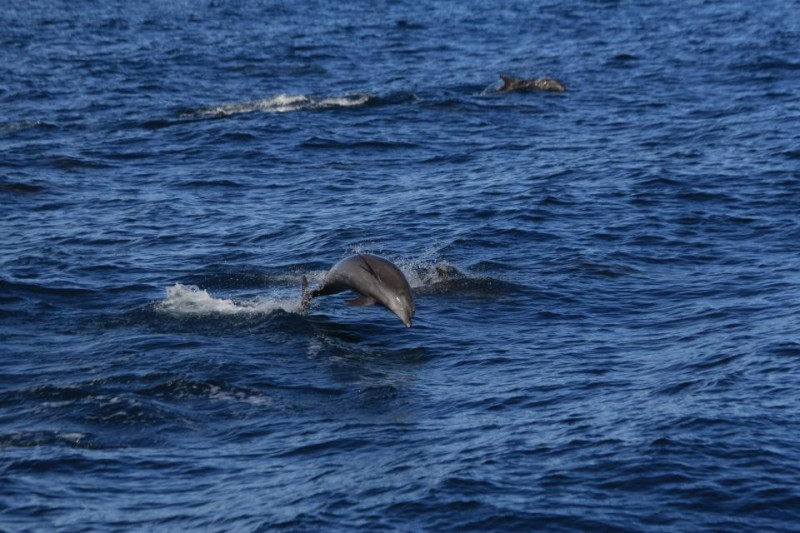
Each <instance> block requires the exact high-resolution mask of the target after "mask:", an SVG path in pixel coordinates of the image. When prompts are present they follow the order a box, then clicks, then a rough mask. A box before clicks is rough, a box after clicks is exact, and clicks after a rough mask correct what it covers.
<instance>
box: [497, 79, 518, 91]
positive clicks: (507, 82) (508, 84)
mask: <svg viewBox="0 0 800 533" xmlns="http://www.w3.org/2000/svg"><path fill="white" fill-rule="evenodd" d="M500 79H501V80H503V86H502V87H500V89H499V90H501V91H510V90H511V89H512V88H513V87H514V83H515V82H516V81H517V80H515V79H514V78H512V77H511V76H500Z"/></svg>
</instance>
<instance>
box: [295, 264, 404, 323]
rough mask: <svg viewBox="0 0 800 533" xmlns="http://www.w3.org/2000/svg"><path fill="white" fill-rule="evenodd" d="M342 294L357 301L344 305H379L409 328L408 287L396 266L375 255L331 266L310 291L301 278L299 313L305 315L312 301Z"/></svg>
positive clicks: (349, 301)
mask: <svg viewBox="0 0 800 533" xmlns="http://www.w3.org/2000/svg"><path fill="white" fill-rule="evenodd" d="M346 290H352V291H355V292H357V293H358V294H359V296H358V297H357V298H354V299H352V300H347V301H346V303H347V304H348V305H352V306H355V307H363V306H369V305H376V304H377V305H380V306H382V307H385V308H387V309H389V310H390V311H391V312H393V313H394V314H395V315H397V317H398V318H399V319H400V320H402V321H403V324H405V325H406V327H409V328H410V327H411V319H412V318H413V317H414V309H415V305H414V298H413V296H412V294H411V286H410V285H409V284H408V280H407V279H406V277H405V275H404V274H403V272H402V271H401V270H400V269H399V268H397V266H395V265H394V264H393V263H392V262H390V261H387V260H386V259H384V258H382V257H378V256H376V255H369V254H356V255H351V256H350V257H346V258H344V259H342V260H341V261H339V262H338V263H336V264H335V265H333V267H332V268H331V269H330V270H329V271H328V273H327V274H325V277H324V278H323V280H322V282H321V283H320V285H319V287H317V288H316V289H315V290H313V291H309V290H308V280H307V279H306V277H305V276H303V296H302V302H301V304H300V310H301V312H302V313H305V312H306V311H308V307H309V305H310V304H311V299H312V298H316V297H317V296H327V295H330V294H337V293H340V292H343V291H346Z"/></svg>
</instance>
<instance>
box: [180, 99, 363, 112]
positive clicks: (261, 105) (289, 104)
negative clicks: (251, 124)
mask: <svg viewBox="0 0 800 533" xmlns="http://www.w3.org/2000/svg"><path fill="white" fill-rule="evenodd" d="M370 98H371V96H370V95H368V94H348V95H344V96H337V97H329V98H319V97H311V96H304V95H286V94H279V95H278V96H273V97H271V98H264V99H262V100H253V101H249V102H233V103H228V104H220V105H216V106H211V107H207V108H203V109H200V110H198V111H195V112H191V113H184V114H183V115H181V116H183V117H187V116H212V117H226V116H230V115H239V114H242V113H254V112H261V113H287V112H290V111H303V110H313V109H328V108H335V107H353V106H360V105H364V104H366V103H367V102H368V101H369V100H370Z"/></svg>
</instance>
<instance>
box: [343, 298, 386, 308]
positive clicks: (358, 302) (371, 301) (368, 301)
mask: <svg viewBox="0 0 800 533" xmlns="http://www.w3.org/2000/svg"><path fill="white" fill-rule="evenodd" d="M344 303H346V304H347V305H352V306H354V307H364V306H365V305H375V304H376V303H378V302H377V300H375V298H373V297H372V296H359V297H358V298H355V299H353V300H346V301H345V302H344Z"/></svg>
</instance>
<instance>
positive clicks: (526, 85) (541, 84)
mask: <svg viewBox="0 0 800 533" xmlns="http://www.w3.org/2000/svg"><path fill="white" fill-rule="evenodd" d="M500 79H501V80H503V86H502V87H500V88H499V89H497V92H510V91H533V90H537V91H555V92H559V93H563V92H564V91H566V90H567V87H566V85H564V84H563V83H561V82H560V81H558V80H557V79H555V78H539V79H538V80H518V79H515V78H512V77H511V76H500Z"/></svg>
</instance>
